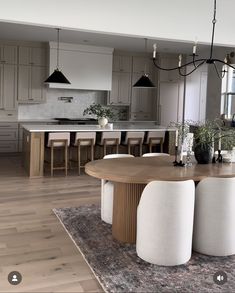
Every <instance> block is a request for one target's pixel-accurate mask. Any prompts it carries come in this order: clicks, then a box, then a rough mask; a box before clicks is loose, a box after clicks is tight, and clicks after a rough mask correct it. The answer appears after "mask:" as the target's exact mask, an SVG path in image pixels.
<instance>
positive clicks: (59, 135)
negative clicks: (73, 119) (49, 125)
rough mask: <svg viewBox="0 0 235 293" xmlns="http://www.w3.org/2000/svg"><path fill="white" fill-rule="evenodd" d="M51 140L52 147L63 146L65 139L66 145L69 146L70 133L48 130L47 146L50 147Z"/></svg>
mask: <svg viewBox="0 0 235 293" xmlns="http://www.w3.org/2000/svg"><path fill="white" fill-rule="evenodd" d="M57 140H58V141H57ZM52 141H54V142H53V147H62V146H65V141H67V146H69V145H70V133H69V132H50V133H49V134H48V142H47V146H48V147H52Z"/></svg>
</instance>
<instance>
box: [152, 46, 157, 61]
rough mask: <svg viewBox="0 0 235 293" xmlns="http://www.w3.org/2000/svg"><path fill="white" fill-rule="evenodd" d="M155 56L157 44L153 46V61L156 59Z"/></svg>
mask: <svg viewBox="0 0 235 293" xmlns="http://www.w3.org/2000/svg"><path fill="white" fill-rule="evenodd" d="M156 54H157V44H153V59H155V58H156Z"/></svg>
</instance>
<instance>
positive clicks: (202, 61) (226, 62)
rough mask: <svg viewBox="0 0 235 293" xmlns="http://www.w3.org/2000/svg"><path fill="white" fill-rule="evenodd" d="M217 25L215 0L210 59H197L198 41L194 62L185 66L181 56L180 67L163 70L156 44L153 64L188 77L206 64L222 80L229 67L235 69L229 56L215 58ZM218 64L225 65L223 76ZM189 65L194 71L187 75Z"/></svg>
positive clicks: (193, 57) (195, 46)
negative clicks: (159, 62) (212, 68)
mask: <svg viewBox="0 0 235 293" xmlns="http://www.w3.org/2000/svg"><path fill="white" fill-rule="evenodd" d="M215 25H216V0H214V16H213V20H212V37H211V44H210V55H209V58H208V59H205V58H196V57H197V56H198V55H197V41H196V42H195V43H194V45H193V54H192V59H193V60H192V61H190V62H186V63H185V64H182V55H181V54H180V55H179V64H178V67H172V68H163V67H161V66H159V65H158V64H157V62H156V55H157V45H156V44H154V45H153V63H154V65H155V66H156V67H157V68H158V69H160V70H165V71H172V70H178V72H179V75H181V76H187V75H190V74H191V73H193V72H194V71H195V70H196V69H198V68H199V67H200V66H202V65H203V64H205V63H206V64H209V65H210V64H212V65H213V66H214V68H215V71H216V73H217V76H218V77H219V78H221V79H222V78H223V77H224V76H225V74H226V72H227V71H228V67H231V68H233V69H235V67H234V66H232V65H231V64H229V60H228V58H227V56H226V57H225V59H224V60H220V59H216V58H213V49H214V35H215ZM217 63H218V64H220V65H221V64H222V65H223V69H222V74H220V69H219V68H218V67H217ZM189 65H193V69H192V70H191V71H190V72H188V73H187V72H186V70H185V69H186V67H187V66H189ZM182 69H184V70H185V71H182Z"/></svg>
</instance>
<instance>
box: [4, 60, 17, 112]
mask: <svg viewBox="0 0 235 293" xmlns="http://www.w3.org/2000/svg"><path fill="white" fill-rule="evenodd" d="M16 100H17V65H14V64H7V63H2V64H0V109H3V110H15V109H16Z"/></svg>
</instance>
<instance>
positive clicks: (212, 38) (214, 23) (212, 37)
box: [209, 0, 216, 59]
mask: <svg viewBox="0 0 235 293" xmlns="http://www.w3.org/2000/svg"><path fill="white" fill-rule="evenodd" d="M215 25H216V0H214V16H213V20H212V35H211V48H210V58H209V59H211V58H212V55H213V47H214V37H215Z"/></svg>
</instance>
